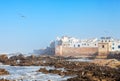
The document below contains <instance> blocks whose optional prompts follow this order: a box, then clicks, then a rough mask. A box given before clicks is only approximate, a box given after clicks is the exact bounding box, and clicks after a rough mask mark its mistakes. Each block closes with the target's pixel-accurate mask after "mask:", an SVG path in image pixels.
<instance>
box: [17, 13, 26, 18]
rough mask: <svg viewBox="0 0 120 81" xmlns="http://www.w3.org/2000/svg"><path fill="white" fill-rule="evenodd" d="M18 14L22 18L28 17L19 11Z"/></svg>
mask: <svg viewBox="0 0 120 81" xmlns="http://www.w3.org/2000/svg"><path fill="white" fill-rule="evenodd" d="M18 15H19V16H20V17H21V18H26V16H25V15H23V14H21V13H18Z"/></svg>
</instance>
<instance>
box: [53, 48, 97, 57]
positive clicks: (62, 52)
mask: <svg viewBox="0 0 120 81" xmlns="http://www.w3.org/2000/svg"><path fill="white" fill-rule="evenodd" d="M97 52H98V48H97V47H80V48H73V47H62V46H58V47H56V50H55V55H57V56H76V57H77V56H90V55H93V54H95V53H97Z"/></svg>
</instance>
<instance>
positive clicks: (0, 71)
mask: <svg viewBox="0 0 120 81" xmlns="http://www.w3.org/2000/svg"><path fill="white" fill-rule="evenodd" d="M8 74H9V72H8V71H6V70H5V69H0V75H8Z"/></svg>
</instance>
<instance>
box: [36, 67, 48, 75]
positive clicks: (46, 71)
mask: <svg viewBox="0 0 120 81" xmlns="http://www.w3.org/2000/svg"><path fill="white" fill-rule="evenodd" d="M37 72H42V73H45V74H48V73H49V71H48V70H46V68H40V69H39V70H38V71H37Z"/></svg>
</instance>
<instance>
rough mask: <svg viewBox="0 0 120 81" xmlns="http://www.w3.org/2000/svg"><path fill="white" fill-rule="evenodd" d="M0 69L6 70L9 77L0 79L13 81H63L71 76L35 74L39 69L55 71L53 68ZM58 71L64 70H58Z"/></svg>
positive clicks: (24, 67)
mask: <svg viewBox="0 0 120 81" xmlns="http://www.w3.org/2000/svg"><path fill="white" fill-rule="evenodd" d="M0 68H4V69H6V70H7V71H8V72H9V73H10V75H2V76H0V78H4V79H8V80H11V81H12V80H15V81H48V80H50V81H63V80H67V79H68V78H71V77H72V76H65V77H63V76H59V75H57V74H44V73H41V72H36V71H37V70H39V69H40V68H46V69H47V70H49V69H55V68H54V67H46V66H9V65H0ZM58 69H59V70H64V68H58Z"/></svg>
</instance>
